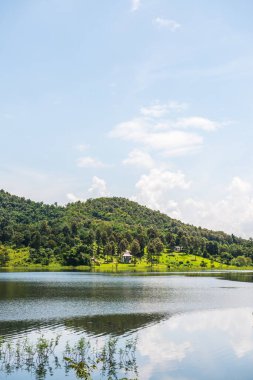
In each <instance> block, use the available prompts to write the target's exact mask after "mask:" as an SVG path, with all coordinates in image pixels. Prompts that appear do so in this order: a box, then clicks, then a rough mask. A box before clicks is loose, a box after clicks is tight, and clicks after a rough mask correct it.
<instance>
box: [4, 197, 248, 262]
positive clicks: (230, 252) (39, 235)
mask: <svg viewBox="0 0 253 380" xmlns="http://www.w3.org/2000/svg"><path fill="white" fill-rule="evenodd" d="M0 244H2V246H3V245H4V246H9V247H10V246H11V247H13V248H15V249H16V248H17V249H18V248H23V247H27V248H28V249H29V258H28V260H29V261H30V262H34V263H42V264H48V263H49V262H51V261H56V262H59V263H61V264H65V265H68V264H69V265H81V264H86V263H88V262H89V261H90V259H91V257H94V256H96V257H100V256H105V255H107V256H108V255H110V256H113V255H115V256H117V255H119V254H120V252H122V251H123V250H125V249H126V248H130V249H131V250H133V251H134V252H135V253H136V255H137V256H139V257H140V256H142V255H143V254H144V253H147V251H153V252H155V253H159V251H161V249H162V247H163V248H166V249H167V251H170V250H173V249H174V248H175V247H176V246H180V247H182V249H183V250H184V251H185V252H189V253H195V254H198V255H201V256H203V257H210V256H212V257H213V258H215V259H219V260H220V261H223V262H226V263H229V262H230V261H231V260H232V259H233V258H235V257H238V256H245V257H250V258H253V243H252V241H251V240H245V239H241V238H238V237H235V236H234V235H228V234H225V233H224V232H215V231H210V230H207V229H203V228H200V227H194V226H191V225H187V224H184V223H182V222H180V221H177V220H174V219H172V218H170V217H169V216H167V215H165V214H162V213H160V212H159V211H153V210H150V209H149V208H147V207H145V206H141V205H139V204H138V203H136V202H132V201H129V200H127V199H124V198H116V197H112V198H97V199H89V200H87V201H86V202H76V203H71V204H68V205H67V206H65V207H62V206H58V205H57V204H54V205H46V204H44V203H42V202H33V201H31V200H27V199H25V198H21V197H18V196H15V195H11V194H9V193H7V192H5V191H3V190H1V191H0ZM0 253H1V252H0ZM0 265H1V262H0Z"/></svg>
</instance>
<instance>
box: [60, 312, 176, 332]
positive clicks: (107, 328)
mask: <svg viewBox="0 0 253 380" xmlns="http://www.w3.org/2000/svg"><path fill="white" fill-rule="evenodd" d="M165 318H166V319H167V318H168V315H164V314H158V313H156V314H155V313H154V314H147V313H146V314H137V313H136V314H111V315H94V316H86V317H78V318H72V319H67V320H65V321H64V325H65V326H66V327H67V328H74V329H75V331H76V330H79V331H85V332H86V333H88V334H91V335H96V336H97V335H107V334H110V335H113V336H120V335H123V334H127V333H129V332H134V331H137V330H139V329H143V328H144V327H146V326H149V325H151V324H154V323H158V322H160V321H161V320H163V319H165Z"/></svg>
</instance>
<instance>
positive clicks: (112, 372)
mask: <svg viewBox="0 0 253 380" xmlns="http://www.w3.org/2000/svg"><path fill="white" fill-rule="evenodd" d="M59 339H60V337H59V336H56V337H55V338H52V339H46V338H45V337H44V336H40V337H39V338H38V339H37V341H36V342H35V343H32V342H31V341H29V340H28V338H24V339H22V340H16V341H10V340H6V341H5V340H4V339H3V338H0V371H1V372H2V373H4V374H6V375H11V374H13V373H15V372H16V371H20V370H21V371H25V372H28V373H30V374H32V375H33V376H34V377H35V379H36V380H45V379H46V378H47V377H49V376H53V374H54V372H55V370H57V369H61V368H64V369H65V374H67V373H68V372H69V371H70V370H73V371H74V372H75V375H76V377H77V378H79V379H84V380H88V379H92V374H93V373H100V378H101V379H103V378H104V379H111V380H119V379H123V378H122V376H124V379H129V377H128V376H131V375H133V376H134V378H135V379H137V375H138V373H137V364H136V358H135V353H136V342H137V339H136V338H133V339H128V340H125V341H124V342H120V341H119V340H118V339H116V338H110V339H108V340H107V341H106V342H105V343H104V344H103V345H102V346H100V347H99V346H98V344H97V343H96V344H94V345H92V344H91V343H90V341H88V340H86V339H85V338H81V339H79V341H78V342H77V343H75V344H74V345H73V346H70V344H69V343H67V344H66V347H65V350H64V352H62V353H61V354H60V355H57V354H56V348H57V346H58V344H59Z"/></svg>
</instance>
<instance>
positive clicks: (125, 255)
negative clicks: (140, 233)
mask: <svg viewBox="0 0 253 380" xmlns="http://www.w3.org/2000/svg"><path fill="white" fill-rule="evenodd" d="M123 257H132V255H131V252H130V251H126V252H124V253H123Z"/></svg>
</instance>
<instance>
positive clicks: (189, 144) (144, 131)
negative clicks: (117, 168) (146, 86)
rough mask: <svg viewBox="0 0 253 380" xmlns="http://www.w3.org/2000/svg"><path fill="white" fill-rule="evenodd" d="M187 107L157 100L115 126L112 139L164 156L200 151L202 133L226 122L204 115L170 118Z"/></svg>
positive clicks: (111, 135)
mask: <svg viewBox="0 0 253 380" xmlns="http://www.w3.org/2000/svg"><path fill="white" fill-rule="evenodd" d="M186 108H187V104H185V103H178V102H175V101H171V102H167V103H164V104H161V103H159V102H158V101H156V102H155V103H154V104H153V105H151V106H148V107H142V108H141V109H140V116H139V117H136V118H133V119H132V120H129V121H125V122H122V123H119V124H118V125H116V126H115V127H114V128H113V129H112V130H111V131H110V133H109V136H110V137H112V138H118V139H122V140H126V141H131V142H133V143H134V144H135V145H136V144H137V145H138V146H139V147H140V148H142V149H143V148H144V149H145V150H153V151H157V152H158V153H159V154H160V155H162V156H164V157H172V156H180V155H185V154H189V153H193V152H197V151H199V149H200V147H201V146H202V145H203V136H202V135H201V132H202V133H203V131H205V132H211V131H215V130H217V129H218V128H220V127H221V126H223V125H224V123H220V122H216V121H213V120H210V119H208V118H204V117H201V116H190V117H185V118H176V119H171V118H168V117H167V114H168V113H170V112H171V111H176V112H179V111H183V110H185V109H186ZM165 116H166V118H164V117H165ZM196 129H197V130H198V132H197V131H196ZM194 130H195V131H194Z"/></svg>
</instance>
